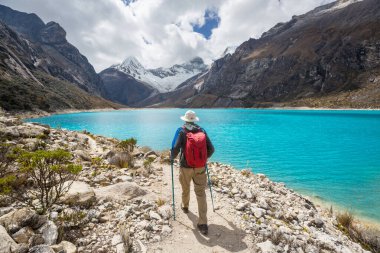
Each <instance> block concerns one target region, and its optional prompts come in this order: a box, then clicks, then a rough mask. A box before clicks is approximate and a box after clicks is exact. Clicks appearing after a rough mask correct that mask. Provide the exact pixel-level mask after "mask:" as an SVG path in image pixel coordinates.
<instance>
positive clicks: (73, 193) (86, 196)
mask: <svg viewBox="0 0 380 253" xmlns="http://www.w3.org/2000/svg"><path fill="white" fill-rule="evenodd" d="M70 183H72V184H71V186H70V188H69V191H68V192H67V193H66V194H65V195H64V196H63V197H62V202H63V203H65V204H75V205H80V206H91V205H92V204H93V203H94V201H95V192H94V189H92V188H91V187H90V186H89V185H88V184H86V183H85V182H81V181H74V182H72V181H69V182H66V183H65V185H69V184H70Z"/></svg>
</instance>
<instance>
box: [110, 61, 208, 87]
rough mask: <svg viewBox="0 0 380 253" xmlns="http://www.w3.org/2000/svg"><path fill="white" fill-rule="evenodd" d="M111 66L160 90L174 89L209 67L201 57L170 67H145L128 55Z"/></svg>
mask: <svg viewBox="0 0 380 253" xmlns="http://www.w3.org/2000/svg"><path fill="white" fill-rule="evenodd" d="M111 68H113V69H116V70H118V71H121V72H124V73H125V74H128V75H130V76H132V77H133V78H135V79H136V80H138V81H141V82H144V83H146V84H148V85H150V86H152V87H153V88H156V89H157V90H158V91H159V92H168V91H172V90H174V89H175V88H176V87H177V86H178V85H180V84H181V83H182V82H184V81H186V80H187V79H189V78H190V77H192V76H195V75H197V74H199V73H201V72H204V71H206V70H207V69H208V67H207V65H205V64H204V62H203V60H202V58H200V57H196V58H194V59H192V60H190V61H189V62H186V63H183V64H175V65H173V66H172V67H170V68H156V69H145V68H144V66H143V65H142V64H141V63H140V62H139V61H138V60H137V59H136V58H135V57H128V58H127V59H125V60H124V61H123V62H122V63H121V64H116V65H112V66H111Z"/></svg>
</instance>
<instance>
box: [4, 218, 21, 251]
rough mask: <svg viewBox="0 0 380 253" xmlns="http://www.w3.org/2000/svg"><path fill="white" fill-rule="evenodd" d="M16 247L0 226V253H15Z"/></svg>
mask: <svg viewBox="0 0 380 253" xmlns="http://www.w3.org/2000/svg"><path fill="white" fill-rule="evenodd" d="M17 249H18V245H17V243H16V242H15V241H13V239H12V237H10V236H9V235H8V233H7V231H6V230H5V228H4V227H3V226H1V225H0V253H11V252H16V250H17Z"/></svg>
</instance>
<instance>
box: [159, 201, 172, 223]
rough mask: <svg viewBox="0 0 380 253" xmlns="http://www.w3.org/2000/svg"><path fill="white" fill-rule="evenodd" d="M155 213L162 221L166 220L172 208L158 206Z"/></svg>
mask: <svg viewBox="0 0 380 253" xmlns="http://www.w3.org/2000/svg"><path fill="white" fill-rule="evenodd" d="M157 212H158V214H159V215H160V216H161V217H162V218H163V219H165V220H168V219H169V218H170V217H171V215H172V207H171V206H169V205H164V206H160V207H159V208H158V210H157Z"/></svg>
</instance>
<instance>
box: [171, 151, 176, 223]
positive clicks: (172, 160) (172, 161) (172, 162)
mask: <svg viewBox="0 0 380 253" xmlns="http://www.w3.org/2000/svg"><path fill="white" fill-rule="evenodd" d="M170 160H171V167H172V197H173V203H172V205H173V219H174V220H175V203H174V171H173V167H174V165H173V164H174V159H173V150H172V151H171V152H170Z"/></svg>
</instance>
